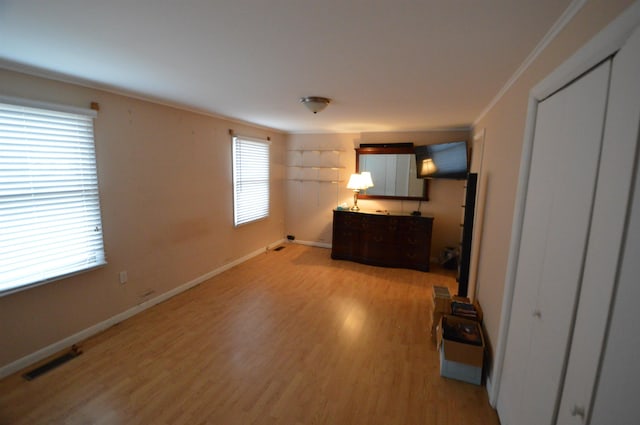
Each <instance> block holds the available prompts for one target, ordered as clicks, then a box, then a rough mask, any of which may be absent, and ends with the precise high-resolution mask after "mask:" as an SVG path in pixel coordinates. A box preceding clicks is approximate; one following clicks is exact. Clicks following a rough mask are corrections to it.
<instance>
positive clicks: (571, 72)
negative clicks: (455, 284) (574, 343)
mask: <svg viewBox="0 0 640 425" xmlns="http://www.w3.org/2000/svg"><path fill="white" fill-rule="evenodd" d="M637 27H640V1H636V2H635V3H634V4H632V5H631V6H629V7H628V8H627V9H626V10H625V11H624V12H622V14H620V16H618V17H617V18H616V19H614V20H613V21H612V22H611V23H609V24H608V25H607V26H606V27H605V28H604V29H603V30H602V31H600V32H599V33H598V34H597V35H596V36H595V37H593V38H592V39H591V40H590V41H588V42H587V43H586V44H585V45H584V46H583V47H581V48H580V49H579V50H578V51H577V52H576V53H574V54H573V55H572V56H571V57H570V58H569V59H567V60H566V61H565V62H564V63H563V64H562V65H560V66H559V67H558V68H556V69H555V70H554V71H552V72H551V73H550V74H549V75H548V76H547V77H545V78H544V79H543V80H542V81H540V82H539V83H538V84H536V85H535V86H534V87H533V88H532V89H531V90H530V92H529V100H528V108H527V117H526V124H525V131H524V140H523V145H522V155H521V159H520V173H519V177H518V190H517V193H516V199H515V208H514V214H513V223H512V228H511V241H510V246H509V261H508V264H507V272H506V277H505V285H504V293H503V299H502V310H501V316H500V317H501V319H500V326H499V329H498V341H497V343H496V349H495V352H494V361H493V374H492V376H491V383H492V385H491V387H490V388H489V389H488V390H489V403H490V404H491V406H492V407H494V408H495V407H496V405H497V402H498V394H499V391H500V381H501V377H502V369H503V362H504V357H505V352H506V347H507V334H508V331H509V322H510V320H511V306H512V303H513V294H514V289H515V280H516V275H517V264H518V257H519V251H520V240H521V238H522V225H523V221H524V212H525V208H526V201H527V199H526V194H527V189H528V184H529V174H530V171H531V157H532V152H533V140H534V129H535V126H536V117H537V111H538V103H539V102H541V101H542V100H544V99H546V98H547V97H549V96H550V95H551V94H553V93H555V92H556V91H558V90H560V89H562V88H563V87H564V86H566V85H568V84H569V83H571V82H572V81H573V80H575V79H576V78H578V77H580V76H581V75H582V74H584V73H585V72H587V71H588V70H589V69H591V68H593V67H594V66H596V65H597V64H598V63H600V62H602V61H603V60H605V59H606V58H607V57H609V56H611V55H613V54H614V53H616V52H617V51H618V50H620V48H621V47H622V46H623V45H624V44H625V42H626V41H627V39H628V38H629V37H630V36H631V34H632V33H633V31H634V30H635V29H636V28H637Z"/></svg>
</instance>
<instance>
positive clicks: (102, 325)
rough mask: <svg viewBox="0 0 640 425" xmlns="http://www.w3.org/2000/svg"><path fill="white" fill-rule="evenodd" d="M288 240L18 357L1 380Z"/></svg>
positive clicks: (1, 370)
mask: <svg viewBox="0 0 640 425" xmlns="http://www.w3.org/2000/svg"><path fill="white" fill-rule="evenodd" d="M284 241H285V240H284V239H280V240H278V241H276V242H273V243H270V244H269V245H268V246H267V247H265V248H261V249H257V250H255V251H253V252H251V253H249V254H247V255H245V256H243V257H240V258H238V259H236V260H233V261H231V262H230V263H227V264H224V265H222V266H220V267H218V268H216V269H214V270H212V271H210V272H208V273H205V274H203V275H202V276H199V277H197V278H195V279H193V280H190V281H189V282H186V283H183V284H182V285H180V286H177V287H175V288H173V289H171V290H169V291H167V292H164V293H162V294H160V295H158V296H157V297H154V298H152V299H150V300H147V301H145V302H143V303H140V304H138V305H136V306H134V307H132V308H130V309H128V310H125V311H123V312H122V313H118V314H116V315H115V316H113V317H110V318H109V319H107V320H104V321H102V322H99V323H96V324H95V325H93V326H90V327H88V328H86V329H84V330H81V331H80V332H77V333H75V334H73V335H70V336H68V337H66V338H64V339H61V340H60V341H57V342H54V343H53V344H50V345H48V346H46V347H44V348H41V349H39V350H37V351H35V352H33V353H31V354H28V355H26V356H24V357H22V358H19V359H18V360H15V361H13V362H11V363H9V364H7V365H4V366H2V367H0V379H2V378H4V377H7V376H9V375H12V374H14V373H16V372H18V371H20V370H22V369H24V368H26V367H29V366H30V365H32V364H34V363H37V362H39V361H40V360H43V359H45V358H47V357H49V356H52V355H54V354H56V353H58V352H60V351H63V350H65V349H67V348H69V347H71V346H72V345H73V344H77V343H79V342H82V341H84V340H86V339H87V338H90V337H92V336H94V335H96V334H98V333H100V332H102V331H104V330H106V329H108V328H110V327H112V326H114V325H117V324H118V323H120V322H122V321H124V320H127V319H129V318H130V317H133V316H135V315H136V314H139V313H142V312H143V311H145V310H147V309H149V308H151V307H153V306H155V305H157V304H160V303H161V302H164V301H166V300H168V299H170V298H173V297H175V296H176V295H178V294H180V293H182V292H184V291H186V290H188V289H191V288H193V287H195V286H198V285H199V284H201V283H203V282H205V281H207V280H209V279H211V278H212V277H214V276H216V275H219V274H220V273H222V272H224V271H227V270H229V269H230V268H232V267H235V266H237V265H239V264H242V263H244V262H245V261H248V260H250V259H252V258H253V257H256V256H258V255H260V254H263V253H265V252H267V251H269V250H271V249H273V248H275V247H277V246H278V245H281V244H282V243H284Z"/></svg>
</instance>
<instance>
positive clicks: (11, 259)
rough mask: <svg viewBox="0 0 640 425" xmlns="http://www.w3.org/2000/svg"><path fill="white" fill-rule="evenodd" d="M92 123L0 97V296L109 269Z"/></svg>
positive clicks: (68, 111)
mask: <svg viewBox="0 0 640 425" xmlns="http://www.w3.org/2000/svg"><path fill="white" fill-rule="evenodd" d="M43 108H46V109H43ZM94 117H95V111H92V110H84V109H79V108H65V107H56V106H53V105H48V104H46V105H45V104H41V103H32V102H27V101H21V100H16V99H9V98H0V294H8V293H11V292H15V291H17V290H18V289H21V288H25V287H28V286H32V285H36V284H42V283H46V282H49V281H52V280H55V279H58V278H61V277H64V276H68V275H71V274H74V273H77V272H79V271H82V270H86V269H89V268H93V267H96V266H100V265H103V264H105V255H104V246H103V241H102V223H101V220H100V203H99V197H98V178H97V174H96V159H95V146H94V141H93V118H94Z"/></svg>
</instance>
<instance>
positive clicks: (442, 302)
mask: <svg viewBox="0 0 640 425" xmlns="http://www.w3.org/2000/svg"><path fill="white" fill-rule="evenodd" d="M449 313H451V294H450V293H449V288H447V287H446V286H434V287H433V315H432V317H431V340H432V341H433V342H436V328H437V327H438V323H440V318H442V316H443V315H444V314H449Z"/></svg>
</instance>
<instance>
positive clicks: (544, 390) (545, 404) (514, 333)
mask: <svg viewBox="0 0 640 425" xmlns="http://www.w3.org/2000/svg"><path fill="white" fill-rule="evenodd" d="M610 66H611V65H610V61H606V62H604V63H602V64H600V65H599V66H597V67H596V68H594V69H593V70H591V71H590V72H588V73H587V74H585V75H584V76H582V77H581V78H579V79H578V80H576V81H574V82H573V83H572V84H571V85H569V86H567V87H565V88H563V89H562V90H560V91H559V92H557V93H555V94H553V95H552V96H550V97H549V98H547V99H545V100H544V101H542V102H540V103H539V105H538V111H537V119H536V126H535V136H534V141H533V151H532V159H531V169H530V175H529V182H528V187H527V196H526V205H525V212H524V219H523V228H522V237H521V241H520V252H519V257H518V263H517V271H516V282H515V288H514V295H513V305H512V312H511V320H510V324H509V331H508V337H507V345H506V353H505V359H504V365H503V371H502V379H501V384H500V392H499V395H498V403H497V409H498V413H499V415H500V420H501V423H502V424H503V425H527V424H532V425H545V424H551V423H552V422H553V419H554V417H555V415H556V409H557V400H558V398H559V392H560V391H561V387H562V377H563V376H564V368H565V365H566V358H567V355H568V354H567V353H568V348H569V343H568V342H569V339H570V335H571V332H572V328H573V320H574V315H575V309H576V299H577V295H578V291H579V284H580V277H581V270H582V268H583V264H584V257H585V252H586V242H587V235H588V232H589V227H590V220H591V212H592V204H593V198H594V195H593V194H594V189H595V183H596V177H597V170H598V164H599V158H600V149H601V142H602V130H603V125H604V118H605V107H606V99H607V93H608V83H609V74H610Z"/></svg>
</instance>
